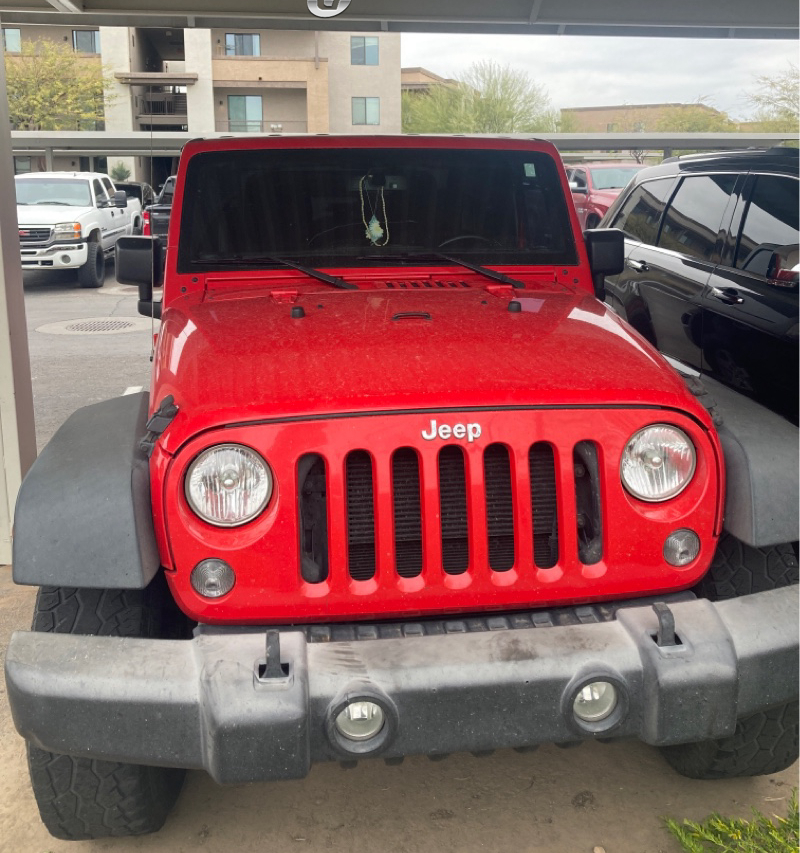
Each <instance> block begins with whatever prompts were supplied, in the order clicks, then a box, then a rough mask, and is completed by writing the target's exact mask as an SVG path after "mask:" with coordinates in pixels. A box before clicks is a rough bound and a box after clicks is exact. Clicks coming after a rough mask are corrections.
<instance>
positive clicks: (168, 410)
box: [139, 394, 178, 458]
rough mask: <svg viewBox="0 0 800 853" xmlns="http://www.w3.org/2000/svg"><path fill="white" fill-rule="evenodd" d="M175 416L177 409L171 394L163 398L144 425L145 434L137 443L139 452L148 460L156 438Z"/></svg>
mask: <svg viewBox="0 0 800 853" xmlns="http://www.w3.org/2000/svg"><path fill="white" fill-rule="evenodd" d="M177 414H178V407H177V406H176V405H175V400H174V399H173V397H172V394H170V395H169V396H167V397H164V399H163V400H162V401H161V403H160V404H159V406H158V408H157V409H156V410H155V412H153V414H152V415H151V416H150V419H149V420H148V421H147V424H146V426H147V434H146V435H145V436H144V438H142V439H141V440H140V441H139V448H140V450H142V451H144V452H145V453H146V454H147V456H148V458H149V457H150V456H152V455H153V448H154V447H155V446H156V441H157V440H158V437H159V436H160V435H161V433H163V432H164V430H165V429H166V428H167V427H168V426H169V425H170V424H171V423H172V420H173V418H174V417H175V415H177Z"/></svg>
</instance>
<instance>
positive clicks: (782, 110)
mask: <svg viewBox="0 0 800 853" xmlns="http://www.w3.org/2000/svg"><path fill="white" fill-rule="evenodd" d="M787 65H788V68H787V69H786V70H785V71H783V72H781V73H780V74H776V75H775V76H773V77H770V76H769V75H766V74H765V75H762V76H760V77H756V80H755V82H756V89H754V90H753V91H751V92H747V93H746V98H747V101H748V103H749V104H751V105H752V106H753V107H755V109H756V114H755V120H756V122H758V129H759V130H762V131H764V132H765V133H770V132H773V133H783V132H784V131H788V132H790V133H797V130H798V124H800V95H799V93H800V89H799V88H798V86H799V84H800V74H798V67H797V66H796V65H794V64H793V63H791V62H789V63H787Z"/></svg>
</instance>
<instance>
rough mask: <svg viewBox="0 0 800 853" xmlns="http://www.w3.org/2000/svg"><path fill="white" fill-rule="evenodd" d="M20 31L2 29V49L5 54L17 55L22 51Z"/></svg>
mask: <svg viewBox="0 0 800 853" xmlns="http://www.w3.org/2000/svg"><path fill="white" fill-rule="evenodd" d="M19 36H20V31H19V30H12V29H9V28H8V27H3V48H4V49H5V52H6V53H19V52H20V51H21V50H22V45H21V43H20V37H19Z"/></svg>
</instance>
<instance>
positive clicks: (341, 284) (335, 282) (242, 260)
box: [192, 255, 358, 290]
mask: <svg viewBox="0 0 800 853" xmlns="http://www.w3.org/2000/svg"><path fill="white" fill-rule="evenodd" d="M265 262H266V263H271V264H280V265H281V266H284V267H290V268H291V269H293V270H298V272H302V273H305V274H306V275H307V276H310V277H311V278H315V279H317V281H323V282H325V284H330V285H331V287H338V288H340V289H341V290H358V286H357V285H355V284H350V283H349V282H347V281H345V280H344V279H343V278H339V277H338V276H335V275H328V274H327V273H324V272H321V271H320V270H315V269H314V268H313V267H304V266H302V265H301V264H296V263H295V262H294V261H287V260H286V258H276V257H275V256H274V255H261V256H253V257H244V256H242V255H233V256H231V257H229V258H206V259H203V260H198V261H192V263H194V264H213V265H214V266H219V265H226V266H227V265H229V264H248V263H254V264H258V263H265Z"/></svg>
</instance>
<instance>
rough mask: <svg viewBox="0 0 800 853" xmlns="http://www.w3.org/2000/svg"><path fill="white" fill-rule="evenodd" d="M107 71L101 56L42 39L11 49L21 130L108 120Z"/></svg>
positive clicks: (9, 71)
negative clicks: (105, 115) (95, 57)
mask: <svg viewBox="0 0 800 853" xmlns="http://www.w3.org/2000/svg"><path fill="white" fill-rule="evenodd" d="M104 83H105V80H104V75H103V70H102V68H101V67H100V66H99V65H98V64H97V61H96V60H93V59H90V58H88V57H81V56H79V55H76V54H75V52H74V51H73V50H72V49H71V48H70V47H69V46H68V45H63V44H60V43H55V42H48V41H38V42H32V43H27V44H26V43H25V42H23V44H22V51H21V52H20V53H19V54H13V55H12V54H6V85H7V87H8V108H9V116H10V118H11V126H12V128H13V129H15V130H95V129H96V128H97V124H98V122H102V120H103V87H104Z"/></svg>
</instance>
